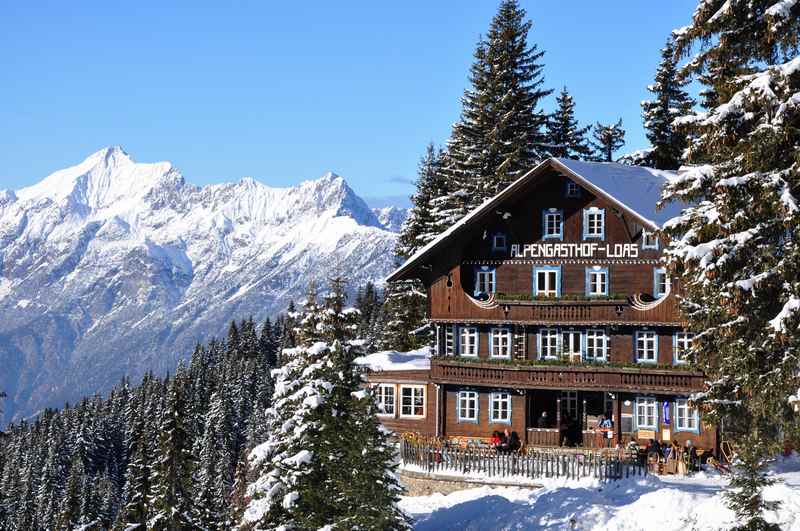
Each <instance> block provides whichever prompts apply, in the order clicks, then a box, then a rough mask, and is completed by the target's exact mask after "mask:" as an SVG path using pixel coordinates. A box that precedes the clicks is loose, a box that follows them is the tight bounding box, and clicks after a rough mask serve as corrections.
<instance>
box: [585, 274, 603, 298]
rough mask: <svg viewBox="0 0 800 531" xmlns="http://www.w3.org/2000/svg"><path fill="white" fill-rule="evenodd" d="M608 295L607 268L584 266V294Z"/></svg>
mask: <svg viewBox="0 0 800 531" xmlns="http://www.w3.org/2000/svg"><path fill="white" fill-rule="evenodd" d="M607 295H608V269H603V268H600V267H597V266H594V267H587V268H586V296H587V297H598V296H601V297H602V296H607Z"/></svg>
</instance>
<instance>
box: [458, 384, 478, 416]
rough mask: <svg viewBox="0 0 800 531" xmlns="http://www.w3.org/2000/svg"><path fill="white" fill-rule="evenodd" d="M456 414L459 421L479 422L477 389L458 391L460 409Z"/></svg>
mask: <svg viewBox="0 0 800 531" xmlns="http://www.w3.org/2000/svg"><path fill="white" fill-rule="evenodd" d="M456 414H457V415H456V416H457V418H458V421H459V422H478V393H477V391H459V392H458V410H457V411H456Z"/></svg>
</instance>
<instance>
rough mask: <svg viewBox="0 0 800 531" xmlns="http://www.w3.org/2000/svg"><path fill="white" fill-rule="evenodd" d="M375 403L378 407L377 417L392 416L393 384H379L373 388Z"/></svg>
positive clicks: (393, 402)
mask: <svg viewBox="0 0 800 531" xmlns="http://www.w3.org/2000/svg"><path fill="white" fill-rule="evenodd" d="M375 403H376V404H377V405H378V416H391V417H393V416H394V408H395V397H394V384H380V385H378V387H376V388H375Z"/></svg>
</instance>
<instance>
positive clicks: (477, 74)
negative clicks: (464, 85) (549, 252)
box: [437, 0, 551, 215]
mask: <svg viewBox="0 0 800 531" xmlns="http://www.w3.org/2000/svg"><path fill="white" fill-rule="evenodd" d="M531 26H532V24H531V22H530V21H526V20H525V10H524V9H522V8H521V7H520V6H519V3H518V2H517V1H516V0H503V2H501V4H500V6H499V8H498V11H497V14H496V15H495V16H494V18H493V19H492V22H491V24H490V26H489V31H488V32H487V34H486V37H485V38H483V39H481V41H480V42H479V43H478V46H477V49H476V51H475V61H474V63H473V65H472V67H471V69H470V85H471V86H470V88H468V89H467V90H465V91H464V96H463V97H462V99H461V104H462V110H461V117H460V119H459V120H458V122H457V123H456V124H455V125H454V126H453V131H452V134H451V137H450V141H449V142H448V146H447V151H448V153H447V157H446V158H445V161H444V164H443V168H444V172H445V175H447V177H448V181H449V186H450V193H449V194H448V199H447V201H445V203H449V204H439V205H437V207H438V208H440V209H441V211H442V212H452V211H457V210H461V211H462V214H461V215H463V213H466V212H467V211H469V210H471V209H472V208H474V207H476V206H478V205H480V204H481V203H482V202H483V201H484V200H485V199H487V198H489V197H492V196H494V195H495V194H497V193H498V192H499V191H500V190H502V189H503V188H505V187H506V186H507V185H508V184H509V183H511V182H512V181H514V180H515V179H517V178H518V177H520V176H521V175H522V174H523V173H525V172H526V171H528V170H530V169H532V168H533V167H534V166H535V165H536V164H538V163H539V162H540V161H541V160H543V159H544V158H546V157H547V156H548V146H547V137H546V132H545V130H544V129H545V126H546V124H547V115H546V114H545V113H544V112H543V111H542V110H541V109H539V108H538V107H539V103H540V101H541V99H542V98H544V97H545V96H547V95H548V94H550V93H551V91H550V90H545V89H543V88H542V85H543V83H544V77H543V74H542V70H543V68H544V66H543V65H542V63H541V62H540V61H541V59H542V57H543V55H544V52H543V51H540V50H538V49H537V47H536V45H530V46H529V45H528V33H529V31H530V29H531Z"/></svg>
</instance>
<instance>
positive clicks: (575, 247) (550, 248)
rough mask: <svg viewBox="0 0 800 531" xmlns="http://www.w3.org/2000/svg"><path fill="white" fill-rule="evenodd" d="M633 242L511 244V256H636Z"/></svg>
mask: <svg viewBox="0 0 800 531" xmlns="http://www.w3.org/2000/svg"><path fill="white" fill-rule="evenodd" d="M638 257H639V246H638V245H636V244H635V243H613V244H612V243H606V244H602V243H597V242H587V243H526V244H514V245H512V246H511V258H638Z"/></svg>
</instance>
